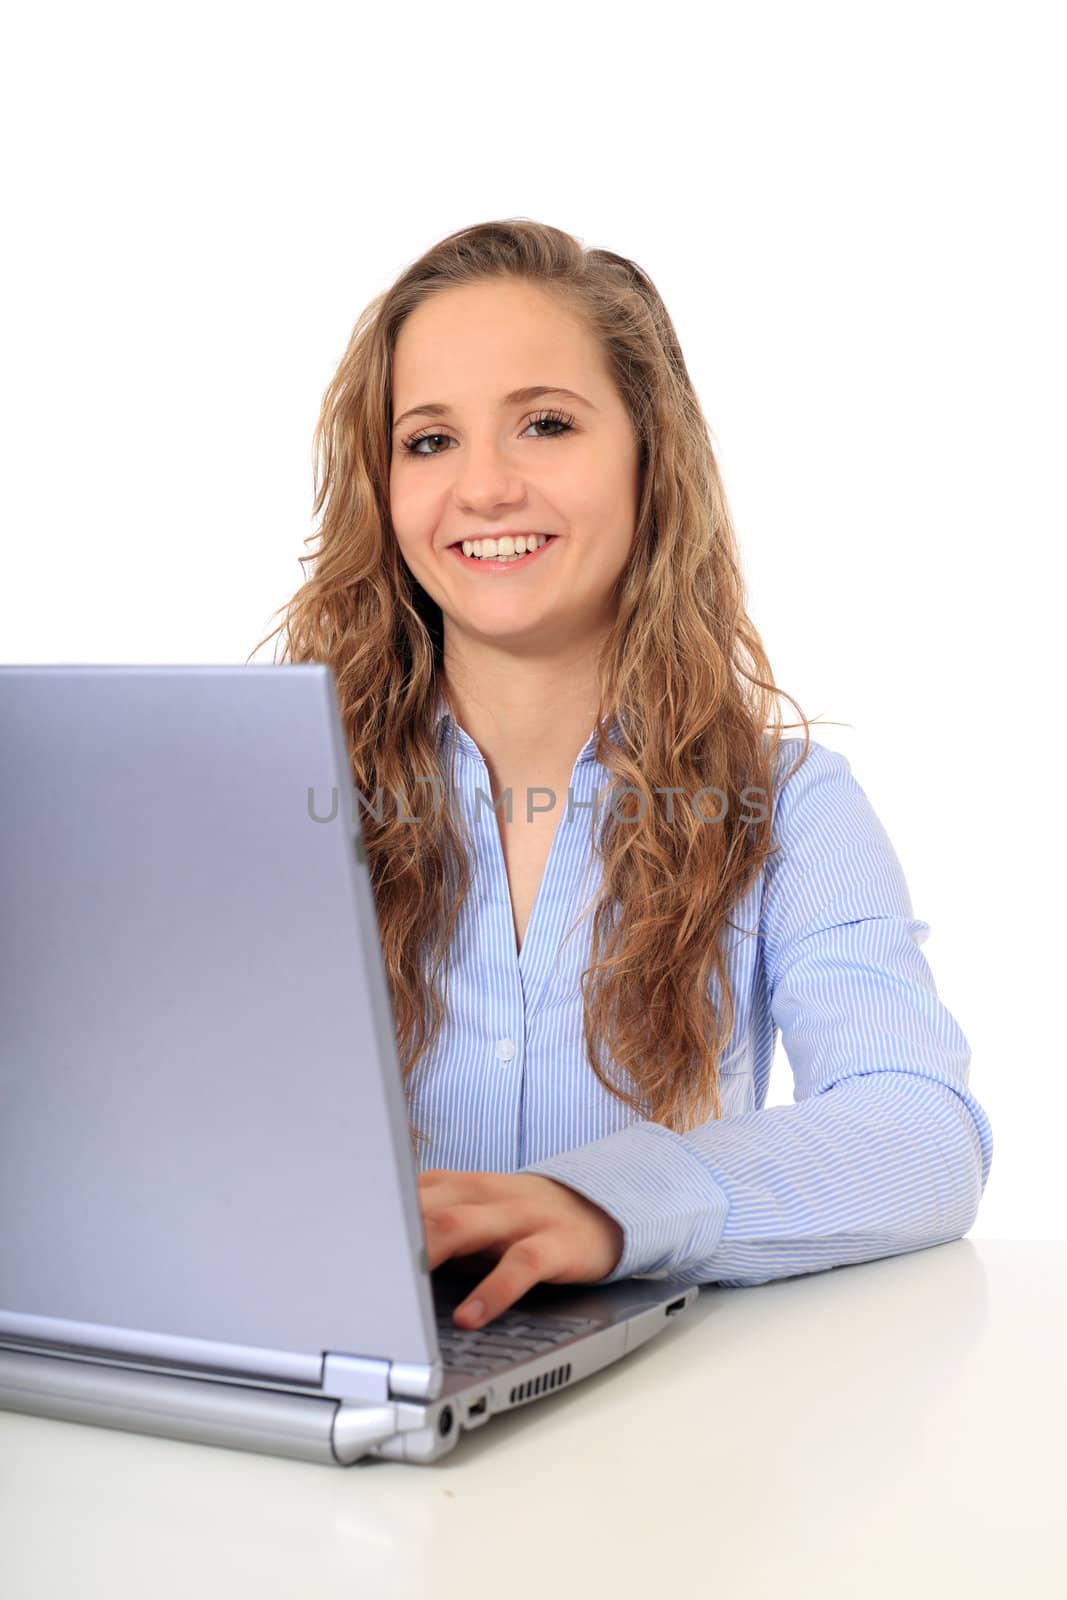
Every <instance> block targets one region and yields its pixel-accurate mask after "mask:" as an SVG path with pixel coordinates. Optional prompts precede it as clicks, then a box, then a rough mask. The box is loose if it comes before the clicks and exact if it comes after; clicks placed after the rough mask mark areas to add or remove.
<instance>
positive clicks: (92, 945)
mask: <svg viewBox="0 0 1067 1600" xmlns="http://www.w3.org/2000/svg"><path fill="white" fill-rule="evenodd" d="M331 811H332V813H333V814H332V816H331ZM316 819H329V820H316ZM357 839H358V815H357V814H356V808H355V807H354V805H353V787H352V779H351V773H350V768H349V763H348V756H347V749H346V745H345V739H344V734H343V730H342V726H341V721H340V716H339V712H338V707H337V699H336V687H335V683H334V678H333V674H332V671H331V670H330V668H329V667H327V666H325V665H321V664H303V665H284V666H273V665H272V666H262V665H260V666H237V667H232V666H3V667H0V1336H3V1337H10V1338H16V1339H24V1340H30V1341H37V1342H40V1343H41V1344H45V1345H47V1344H48V1343H54V1344H56V1345H60V1346H66V1347H69V1348H79V1349H84V1350H87V1351H98V1352H104V1353H107V1354H109V1355H114V1354H119V1355H124V1356H127V1357H129V1358H132V1359H142V1360H150V1361H160V1362H165V1363H168V1364H175V1365H180V1366H186V1365H188V1366H206V1367H210V1368H212V1369H213V1370H219V1371H227V1372H234V1373H245V1374H248V1375H250V1376H252V1377H253V1378H262V1379H269V1380H276V1381H282V1382H285V1381H295V1382H298V1383H304V1382H312V1383H314V1382H318V1381H320V1380H321V1378H322V1373H323V1357H324V1354H325V1353H326V1352H342V1353H343V1352H348V1353H351V1354H353V1355H356V1356H359V1357H365V1358H371V1359H372V1360H373V1359H380V1360H381V1361H382V1362H389V1363H399V1364H400V1368H399V1370H402V1369H403V1365H404V1364H405V1363H410V1364H412V1372H411V1374H410V1377H411V1384H412V1392H413V1393H426V1392H428V1391H427V1388H426V1378H427V1375H426V1372H425V1370H424V1369H425V1368H426V1367H427V1365H429V1364H432V1363H434V1362H435V1361H436V1349H437V1347H436V1338H435V1325H434V1305H433V1294H432V1287H431V1280H430V1277H429V1274H428V1273H427V1272H426V1270H425V1257H424V1255H423V1254H422V1248H423V1234H422V1224H421V1216H420V1211H419V1204H418V1196H417V1189H416V1182H415V1171H414V1163H413V1160H412V1158H411V1152H410V1146H409V1141H408V1132H407V1118H406V1111H405V1105H404V1097H403V1088H402V1084H401V1081H400V1072H399V1065H398V1061H397V1054H396V1045H395V1037H394V1032H393V1021H392V1006H391V997H390V995H389V991H388V987H387V983H386V978H385V972H384V967H383V963H382V958H381V950H380V945H379V940H378V929H377V919H376V913H375V908H374V901H373V894H372V890H371V886H370V879H369V872H368V869H367V867H366V866H365V865H364V864H363V863H362V860H361V859H360V858H361V856H362V851H361V849H359V850H357V848H356V843H357ZM420 1258H421V1265H419V1262H420Z"/></svg>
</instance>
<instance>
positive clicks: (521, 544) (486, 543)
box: [463, 533, 548, 561]
mask: <svg viewBox="0 0 1067 1600" xmlns="http://www.w3.org/2000/svg"><path fill="white" fill-rule="evenodd" d="M547 542H548V535H547V534H544V533H534V534H531V535H530V536H529V538H524V537H523V535H522V534H519V536H518V538H517V539H513V538H512V537H511V535H510V534H505V535H504V536H503V538H500V539H464V540H463V554H464V555H465V556H474V557H475V559H476V560H478V561H484V560H486V559H487V558H495V559H496V560H498V561H499V560H501V559H504V560H517V559H518V557H519V556H524V555H528V554H529V552H530V551H531V550H540V548H541V546H542V545H543V544H547Z"/></svg>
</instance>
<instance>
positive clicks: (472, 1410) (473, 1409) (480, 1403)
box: [467, 1394, 489, 1417]
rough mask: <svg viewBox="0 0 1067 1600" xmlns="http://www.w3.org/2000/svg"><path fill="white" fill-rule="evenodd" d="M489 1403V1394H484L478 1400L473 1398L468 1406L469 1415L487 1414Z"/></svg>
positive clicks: (479, 1415)
mask: <svg viewBox="0 0 1067 1600" xmlns="http://www.w3.org/2000/svg"><path fill="white" fill-rule="evenodd" d="M488 1404H489V1396H488V1395H487V1394H483V1395H481V1396H480V1398H479V1399H477V1400H472V1401H471V1403H470V1405H469V1406H468V1407H467V1415H468V1417H481V1416H484V1415H485V1408H486V1406H487V1405H488Z"/></svg>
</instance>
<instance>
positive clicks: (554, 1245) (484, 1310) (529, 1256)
mask: <svg viewBox="0 0 1067 1600" xmlns="http://www.w3.org/2000/svg"><path fill="white" fill-rule="evenodd" d="M560 1270H561V1258H560V1246H559V1242H558V1236H556V1235H553V1234H550V1233H534V1234H529V1235H527V1237H526V1238H524V1239H519V1240H518V1241H517V1243H515V1244H513V1245H511V1246H510V1248H509V1249H507V1250H506V1251H505V1252H504V1254H503V1255H502V1256H501V1258H500V1260H499V1261H498V1262H497V1264H496V1266H495V1267H494V1268H493V1270H492V1272H491V1273H490V1274H489V1276H488V1277H487V1278H483V1279H482V1281H481V1283H479V1284H477V1285H476V1286H475V1287H474V1289H472V1291H471V1293H470V1294H469V1295H468V1296H467V1298H466V1300H464V1301H463V1303H462V1304H461V1305H458V1306H457V1307H456V1309H455V1311H454V1312H453V1320H455V1321H457V1322H459V1323H460V1324H461V1326H462V1327H464V1328H480V1327H482V1325H483V1324H484V1323H486V1322H491V1321H492V1319H493V1318H494V1317H499V1316H500V1314H501V1312H503V1311H507V1310H508V1308H509V1306H513V1305H514V1304H515V1302H516V1300H521V1299H522V1297H523V1295H524V1294H526V1292H527V1290H529V1289H532V1288H533V1287H534V1285H535V1284H537V1283H544V1282H551V1280H552V1279H553V1278H554V1277H555V1276H556V1275H557V1274H558V1273H559V1272H560Z"/></svg>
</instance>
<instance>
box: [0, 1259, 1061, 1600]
mask: <svg viewBox="0 0 1067 1600" xmlns="http://www.w3.org/2000/svg"><path fill="white" fill-rule="evenodd" d="M685 1593H693V1594H700V1595H704V1594H707V1595H709V1596H717V1597H718V1596H722V1597H729V1600H755V1597H763V1596H766V1597H768V1600H772V1597H773V1600H781V1597H782V1596H788V1597H790V1600H802V1597H805V1596H809V1595H810V1596H818V1597H819V1600H833V1597H836V1596H841V1597H842V1600H844V1597H847V1600H856V1597H857V1596H862V1597H863V1600H878V1597H881V1596H887V1597H888V1596H892V1597H893V1600H898V1597H900V1596H904V1597H905V1600H928V1597H930V1600H933V1597H938V1600H940V1597H942V1596H952V1595H966V1596H967V1597H968V1600H979V1597H984V1596H990V1597H994V1596H995V1597H996V1600H1004V1597H1005V1596H1009V1595H1019V1596H1025V1597H1026V1600H1067V1242H1064V1243H1059V1242H1040V1241H1032V1242H1016V1241H1007V1240H1005V1241H1001V1240H981V1239H963V1240H959V1241H957V1242H955V1243H953V1244H949V1245H942V1246H939V1247H936V1248H934V1249H930V1250H921V1251H915V1252H912V1253H910V1254H908V1255H903V1256H895V1257H891V1258H889V1259H888V1260H884V1261H873V1262H866V1263H863V1264H861V1265H858V1266H852V1267H838V1268H835V1269H834V1270H833V1271H829V1272H821V1273H814V1274H809V1275H807V1276H805V1277H797V1278H786V1279H781V1280H779V1281H778V1282H776V1283H768V1284H761V1285H759V1286H758V1287H756V1288H750V1289H723V1288H718V1287H716V1286H714V1285H711V1286H708V1287H705V1288H703V1289H702V1290H701V1293H700V1296H699V1298H698V1300H697V1303H696V1304H695V1305H694V1306H693V1307H692V1308H691V1309H690V1310H689V1311H687V1312H686V1313H685V1315H684V1316H682V1317H680V1318H679V1319H678V1321H677V1323H674V1324H672V1325H671V1326H670V1327H668V1329H667V1330H666V1331H665V1332H664V1333H662V1334H660V1335H659V1336H657V1337H656V1338H655V1339H653V1340H652V1341H651V1342H650V1343H649V1344H648V1345H647V1346H645V1347H644V1348H643V1349H641V1350H638V1351H635V1352H634V1353H633V1354H632V1355H631V1356H629V1357H627V1358H626V1359H624V1360H623V1361H620V1362H618V1363H616V1364H615V1365H613V1366H611V1367H609V1368H607V1369H606V1370H605V1371H603V1372H600V1373H598V1374H596V1375H595V1376H594V1377H592V1378H589V1379H586V1380H585V1381H584V1382H582V1383H580V1384H578V1385H577V1386H576V1387H575V1388H574V1389H571V1390H564V1391H562V1392H561V1393H560V1394H558V1395H555V1396H553V1397H551V1398H549V1399H547V1400H544V1401H539V1402H537V1403H535V1404H532V1405H530V1406H527V1407H524V1408H521V1409H520V1410H518V1411H517V1412H513V1413H511V1414H509V1415H506V1416H502V1417H498V1418H496V1419H494V1420H493V1421H492V1422H490V1423H489V1424H488V1425H487V1426H486V1427H485V1428H483V1429H482V1430H480V1431H479V1432H476V1433H472V1434H467V1435H465V1436H464V1437H463V1438H461V1440H460V1442H459V1444H458V1446H457V1447H456V1449H455V1450H454V1451H453V1452H452V1453H451V1454H450V1455H449V1456H446V1457H445V1458H444V1459H443V1460H442V1461H441V1462H439V1463H438V1464H437V1465H435V1466H427V1467H421V1466H414V1465H407V1464H403V1463H399V1462H389V1461H377V1460H365V1461H363V1462H359V1463H356V1464H355V1465H353V1466H351V1467H348V1468H332V1467H322V1466H315V1465H306V1464H304V1463H301V1462H296V1461H287V1460H281V1459H279V1458H277V1457H269V1456H255V1455H250V1454H247V1453H245V1452H241V1451H233V1450H223V1449H218V1448H212V1447H208V1446H203V1445H192V1444H184V1443H180V1442H178V1441H172V1440H166V1439H155V1438H148V1437H145V1436H143V1435H136V1434H127V1433H121V1432H118V1431H115V1430H112V1429H108V1428H97V1427H88V1426H84V1425H79V1424H75V1423H67V1422H53V1421H50V1420H46V1419H44V1418H37V1417H29V1416H20V1415H17V1414H15V1413H13V1412H3V1411H0V1594H2V1595H3V1596H4V1600H31V1597H32V1600H51V1597H53V1596H54V1597H56V1600H70V1597H77V1600H98V1597H99V1600H103V1597H104V1596H107V1597H108V1600H116V1597H119V1596H131V1597H132V1596H136V1597H137V1600H144V1597H145V1596H151V1597H152V1600H162V1597H169V1596H182V1597H195V1600H214V1597H215V1596H220V1597H221V1596H225V1597H226V1600H243V1597H244V1596H246V1595H247V1596H254V1597H255V1600H269V1597H274V1596H285V1597H287V1600H288V1597H299V1600H304V1597H305V1596H309V1595H314V1596H316V1600H333V1597H335V1596H336V1597H340V1596H344V1597H345V1600H379V1597H386V1596H389V1597H392V1596H405V1597H407V1596H413V1597H414V1596H417V1597H422V1596H425V1597H427V1600H429V1597H431V1596H432V1597H433V1600H460V1597H462V1600H483V1597H489V1596H492V1597H494V1600H504V1597H507V1600H526V1597H527V1596H529V1597H534V1596H536V1597H537V1600H570V1596H572V1595H573V1596H581V1597H582V1600H588V1597H590V1596H595V1595H599V1594H605V1595H607V1596H610V1597H611V1600H624V1597H629V1596H635V1597H636V1596H641V1597H642V1600H647V1597H649V1596H655V1595H663V1594H678V1595H681V1594H685Z"/></svg>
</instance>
